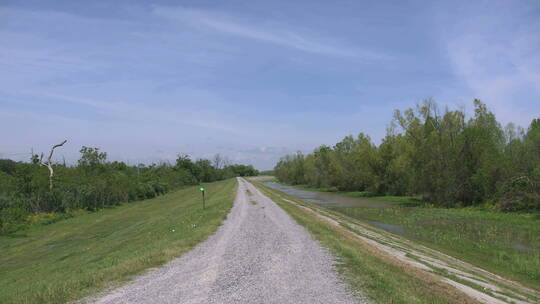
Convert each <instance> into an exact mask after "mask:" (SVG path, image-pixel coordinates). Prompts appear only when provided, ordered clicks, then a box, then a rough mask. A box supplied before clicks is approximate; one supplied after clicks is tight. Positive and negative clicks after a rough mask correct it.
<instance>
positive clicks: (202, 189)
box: [199, 187, 205, 210]
mask: <svg viewBox="0 0 540 304" xmlns="http://www.w3.org/2000/svg"><path fill="white" fill-rule="evenodd" d="M199 190H201V193H202V208H203V210H204V190H205V189H204V187H201V188H199Z"/></svg>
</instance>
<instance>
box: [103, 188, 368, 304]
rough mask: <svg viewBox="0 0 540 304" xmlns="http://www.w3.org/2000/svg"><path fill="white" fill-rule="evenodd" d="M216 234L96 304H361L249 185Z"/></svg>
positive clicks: (315, 246)
mask: <svg viewBox="0 0 540 304" xmlns="http://www.w3.org/2000/svg"><path fill="white" fill-rule="evenodd" d="M238 182H239V187H238V193H237V197H236V200H235V203H234V206H233V208H232V210H231V212H230V214H229V216H228V217H227V219H226V221H225V222H224V223H223V225H222V226H221V227H220V229H219V230H218V232H217V233H216V234H215V235H213V236H211V237H210V238H209V239H208V240H206V241H205V242H203V243H201V244H200V245H198V246H197V247H196V248H195V249H194V250H192V251H191V252H189V253H187V254H185V255H184V256H182V257H180V258H177V259H175V260H173V261H171V262H170V263H168V264H167V265H165V266H163V267H161V268H158V269H155V270H153V271H150V272H149V273H147V274H145V275H143V276H140V277H138V278H137V279H135V280H134V281H133V282H131V283H129V284H128V285H126V286H124V287H122V288H119V289H116V290H113V291H111V292H110V293H107V294H105V295H103V296H101V297H99V298H95V299H93V302H96V303H362V302H363V301H361V300H358V299H357V298H355V297H353V296H351V294H350V293H349V292H348V291H347V287H346V285H345V284H343V283H342V282H341V281H340V280H339V278H338V276H337V274H336V272H335V269H334V266H333V265H334V259H333V257H332V256H331V255H330V254H329V253H328V252H327V251H326V250H325V249H323V248H322V247H321V246H320V245H319V243H318V242H317V241H315V240H314V239H313V238H312V237H311V235H310V234H309V233H308V232H307V231H306V230H305V229H304V228H303V227H301V226H299V225H298V224H297V223H296V222H294V220H292V219H291V217H290V216H289V215H288V214H287V213H286V212H285V211H283V210H282V209H281V208H280V207H278V206H277V205H276V204H275V203H274V202H272V201H271V200H270V199H269V198H267V197H266V196H264V195H262V194H261V193H260V192H259V190H258V189H256V188H255V187H254V186H253V185H252V184H250V183H249V182H247V181H245V180H244V179H241V178H239V179H238Z"/></svg>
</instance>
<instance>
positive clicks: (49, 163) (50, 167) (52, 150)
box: [39, 139, 67, 190]
mask: <svg viewBox="0 0 540 304" xmlns="http://www.w3.org/2000/svg"><path fill="white" fill-rule="evenodd" d="M66 142H67V139H66V140H64V141H63V142H61V143H59V144H56V145H54V146H52V148H51V153H49V158H47V161H46V162H44V161H43V153H41V157H40V158H39V164H40V165H42V166H45V167H47V169H49V190H52V188H53V175H54V170H53V167H52V156H53V153H54V149H56V148H58V147H61V146H63V145H64V144H65V143H66Z"/></svg>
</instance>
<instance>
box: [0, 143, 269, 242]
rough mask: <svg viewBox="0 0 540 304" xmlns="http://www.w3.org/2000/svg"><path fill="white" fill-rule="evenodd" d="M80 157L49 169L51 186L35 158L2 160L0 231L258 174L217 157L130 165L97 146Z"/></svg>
mask: <svg viewBox="0 0 540 304" xmlns="http://www.w3.org/2000/svg"><path fill="white" fill-rule="evenodd" d="M80 153H81V156H80V159H79V160H78V162H77V165H74V166H67V165H65V164H53V165H52V166H51V167H53V168H54V178H53V180H54V184H53V185H54V186H53V187H51V185H50V184H49V183H50V181H49V174H48V172H47V169H46V168H45V167H44V166H43V165H42V163H41V161H40V158H39V156H38V155H32V157H31V161H30V162H15V161H13V160H9V159H0V232H12V231H15V230H17V229H19V228H21V227H24V225H25V223H26V222H27V219H28V218H29V216H31V215H35V214H41V213H55V214H56V213H59V214H66V213H69V211H73V210H77V209H85V210H90V211H94V210H98V209H101V208H104V207H106V206H111V205H117V204H120V203H122V202H131V201H136V200H142V199H147V198H152V197H155V196H158V195H161V194H164V193H166V192H168V191H170V190H174V189H177V188H179V187H182V186H186V185H196V184H199V183H201V182H213V181H217V180H222V179H227V178H231V177H235V176H253V175H257V174H258V172H257V170H256V169H254V168H253V166H251V165H247V166H246V165H238V164H229V162H228V161H226V160H224V159H223V158H221V157H220V156H219V155H216V156H215V157H214V159H213V160H208V159H198V160H196V161H193V160H191V158H190V157H189V156H187V155H179V156H178V158H177V159H176V161H175V163H174V164H169V163H161V164H152V165H148V166H147V165H143V164H140V165H137V166H130V165H127V164H126V163H124V162H118V161H113V162H110V161H107V153H105V152H102V151H100V150H99V148H92V147H82V148H81V150H80Z"/></svg>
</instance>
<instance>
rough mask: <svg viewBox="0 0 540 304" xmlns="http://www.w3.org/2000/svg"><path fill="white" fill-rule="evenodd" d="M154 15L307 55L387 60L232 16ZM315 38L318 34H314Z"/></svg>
mask: <svg viewBox="0 0 540 304" xmlns="http://www.w3.org/2000/svg"><path fill="white" fill-rule="evenodd" d="M154 14H156V15H158V16H161V17H164V18H168V19H171V20H175V21H181V22H187V23H190V24H192V25H195V26H198V27H205V28H207V29H211V30H213V31H215V32H219V33H223V34H228V35H233V36H237V37H241V38H246V39H251V40H255V41H259V42H264V43H270V44H274V45H278V46H282V47H287V48H292V49H296V50H300V51H304V52H308V53H313V54H320V55H326V56H335V57H351V58H361V59H364V60H389V59H391V58H392V57H391V56H390V55H389V54H387V53H382V52H375V51H372V50H369V49H367V48H359V47H354V46H349V45H345V44H340V43H338V42H336V41H332V39H328V38H321V37H314V36H315V35H313V34H311V35H309V34H304V33H300V32H299V31H296V30H294V29H292V28H284V27H275V26H274V27H273V28H272V29H269V28H264V27H260V26H256V25H254V24H247V23H243V22H240V21H238V20H235V18H233V17H232V16H228V15H224V14H217V13H214V12H210V11H202V10H194V9H186V8H169V7H167V8H165V7H156V8H155V9H154ZM317 36H318V35H317Z"/></svg>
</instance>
